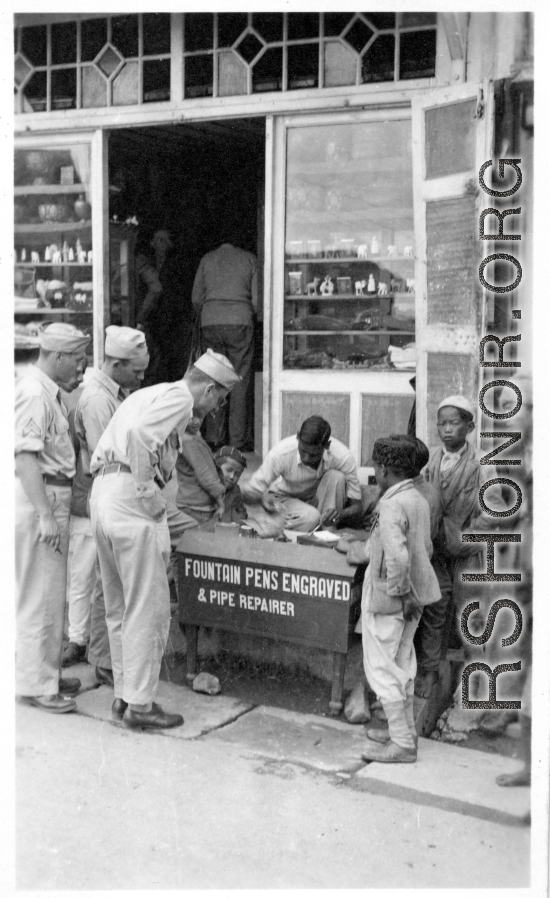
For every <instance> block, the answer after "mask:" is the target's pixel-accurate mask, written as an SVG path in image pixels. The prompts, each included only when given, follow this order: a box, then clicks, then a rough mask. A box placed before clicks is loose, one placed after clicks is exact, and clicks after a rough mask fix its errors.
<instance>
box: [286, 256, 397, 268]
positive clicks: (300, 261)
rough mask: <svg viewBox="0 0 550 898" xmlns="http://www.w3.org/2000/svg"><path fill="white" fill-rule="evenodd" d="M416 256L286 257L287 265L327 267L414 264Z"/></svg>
mask: <svg viewBox="0 0 550 898" xmlns="http://www.w3.org/2000/svg"><path fill="white" fill-rule="evenodd" d="M414 261H415V257H414V256H368V257H367V258H366V259H358V258H357V256H324V257H323V258H322V259H318V258H313V257H310V258H306V257H305V256H304V257H303V258H302V257H297V258H293V257H292V256H285V265H287V266H288V265H327V264H329V265H330V264H335V263H337V262H338V263H341V262H345V263H346V264H348V263H349V262H352V263H355V264H357V263H359V262H360V263H361V264H362V265H364V264H365V263H368V262H370V263H371V264H374V265H378V263H379V262H414Z"/></svg>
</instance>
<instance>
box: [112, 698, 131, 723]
mask: <svg viewBox="0 0 550 898" xmlns="http://www.w3.org/2000/svg"><path fill="white" fill-rule="evenodd" d="M127 707H128V702H125V701H124V699H123V698H115V700H114V702H113V706H112V708H111V717H112V718H113V720H122V718H123V717H124V712H125V710H126V708H127Z"/></svg>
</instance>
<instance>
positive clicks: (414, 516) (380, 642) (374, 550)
mask: <svg viewBox="0 0 550 898" xmlns="http://www.w3.org/2000/svg"><path fill="white" fill-rule="evenodd" d="M372 457H373V461H374V473H375V477H376V482H377V483H378V485H379V486H380V487H381V489H382V490H383V495H382V496H381V497H380V502H379V507H378V514H377V516H376V518H375V521H374V524H373V527H372V530H371V535H370V538H369V540H368V542H367V545H366V555H367V557H368V560H369V566H368V568H367V570H366V573H365V580H364V584H363V599H362V605H361V610H362V615H363V658H364V664H365V674H366V677H367V680H368V682H369V684H370V686H371V688H372V689H373V690H374V692H375V693H376V695H377V697H378V699H379V701H380V702H381V703H382V706H383V708H384V711H385V713H386V716H387V719H388V730H389V738H387V737H385V736H384V737H383V738H384V741H383V742H378V741H373V740H371V739H369V740H368V742H367V746H366V748H365V750H364V752H363V755H362V756H363V758H364V759H365V760H367V761H382V762H384V763H412V762H414V761H415V760H416V752H417V749H416V746H417V738H416V729H415V724H414V714H413V684H414V677H415V674H416V657H415V652H414V646H413V638H414V633H415V630H416V628H417V626H418V618H419V616H420V614H421V612H422V608H423V607H424V606H425V605H428V604H430V603H433V602H437V601H438V599H439V598H440V597H441V593H440V590H439V586H438V584H437V579H436V576H435V573H434V570H433V568H432V565H431V563H430V556H431V553H432V544H431V540H430V513H429V509H428V503H427V502H426V500H425V499H424V498H423V497H422V496H421V495H420V494H419V492H418V491H417V490H416V489H415V488H414V486H413V483H412V478H411V473H412V471H413V469H414V465H415V460H416V449H415V446H414V444H413V443H412V441H411V440H410V439H409V438H406V437H393V438H392V437H390V438H387V439H382V440H377V441H376V443H375V444H374V450H373V455H372ZM370 732H371V731H369V733H370Z"/></svg>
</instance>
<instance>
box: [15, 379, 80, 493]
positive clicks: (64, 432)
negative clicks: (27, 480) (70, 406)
mask: <svg viewBox="0 0 550 898" xmlns="http://www.w3.org/2000/svg"><path fill="white" fill-rule="evenodd" d="M18 452H36V456H37V459H38V466H39V468H40V471H41V473H42V474H48V475H51V476H54V477H56V476H58V475H59V474H62V475H63V476H65V477H68V478H72V477H74V475H75V452H74V446H73V442H72V439H71V434H70V431H69V418H68V414H67V408H66V406H65V405H64V403H63V402H62V400H61V394H60V392H59V387H58V386H57V384H56V383H55V381H53V380H52V379H51V377H48V375H47V374H45V373H44V372H43V371H42V370H41V369H40V368H37V367H36V366H35V365H31V366H30V367H29V369H28V371H27V373H26V374H25V376H24V377H22V378H21V379H20V380H18V381H17V383H16V385H15V454H16V455H17V453H18Z"/></svg>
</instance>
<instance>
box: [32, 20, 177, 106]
mask: <svg viewBox="0 0 550 898" xmlns="http://www.w3.org/2000/svg"><path fill="white" fill-rule="evenodd" d="M14 76H15V95H16V112H48V111H50V110H59V109H85V108H88V107H101V106H121V105H128V104H137V103H151V102H158V101H162V100H169V99H170V14H169V13H143V14H135V15H119V16H102V17H94V18H90V19H82V20H78V21H74V22H54V23H51V24H47V25H29V26H22V27H19V28H17V29H16V31H15V71H14Z"/></svg>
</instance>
